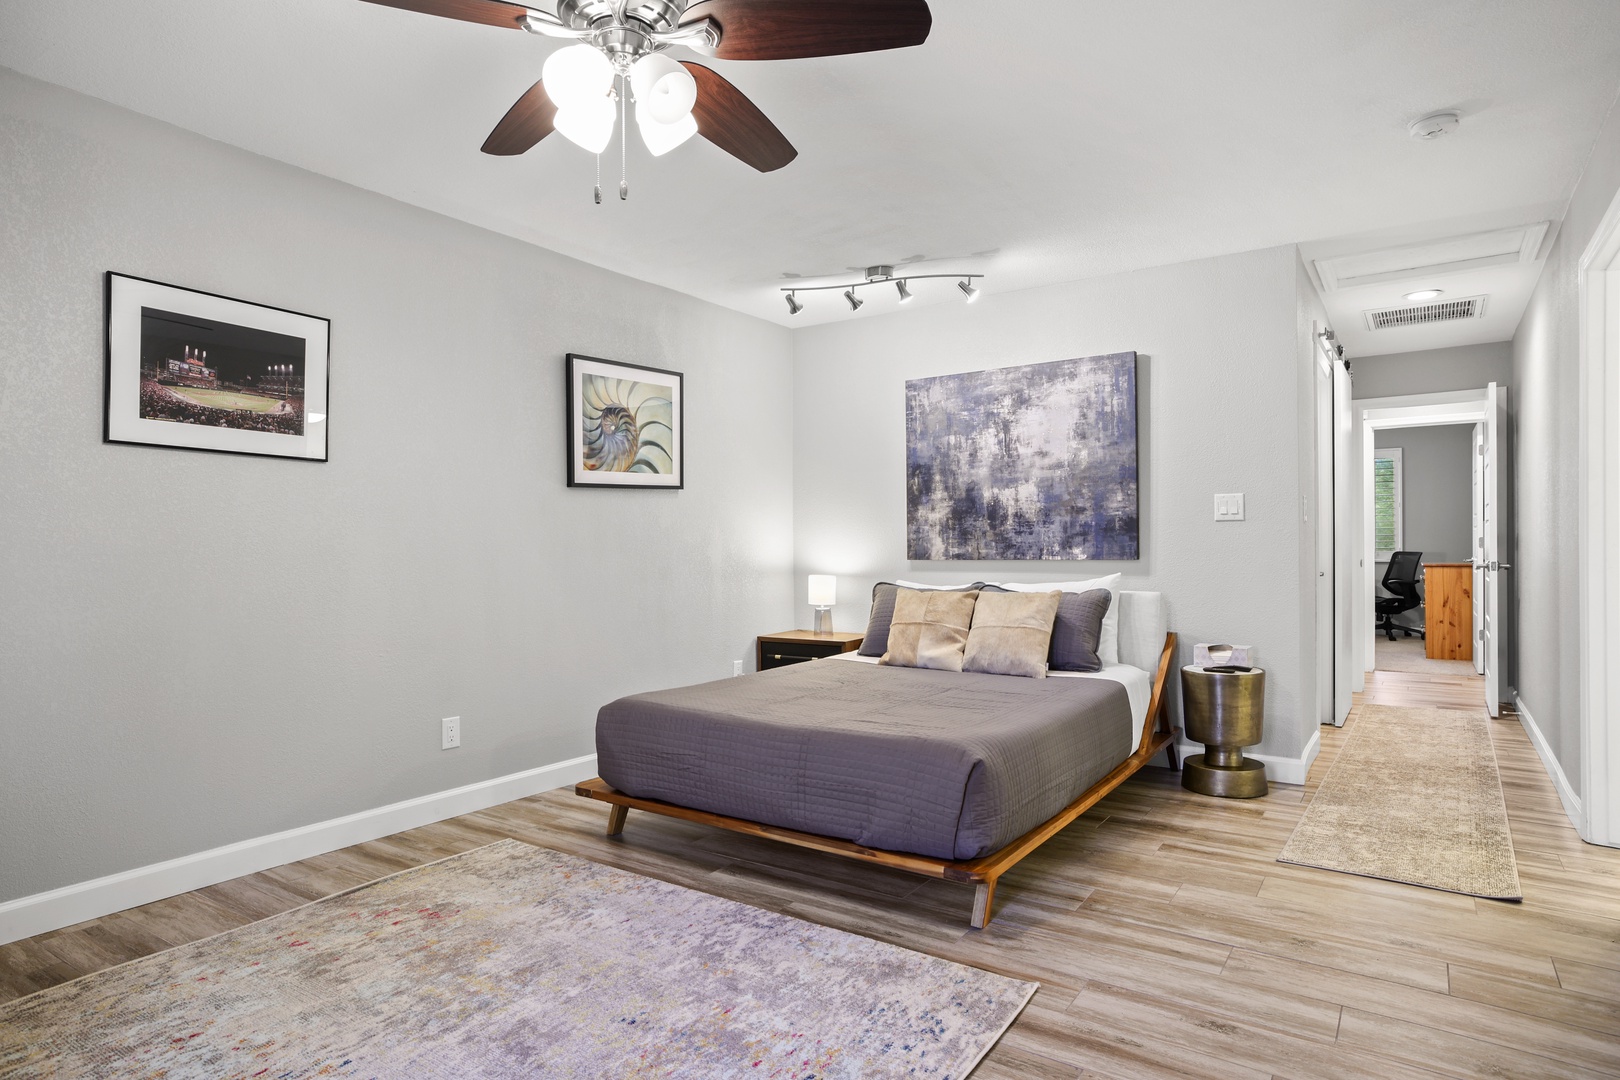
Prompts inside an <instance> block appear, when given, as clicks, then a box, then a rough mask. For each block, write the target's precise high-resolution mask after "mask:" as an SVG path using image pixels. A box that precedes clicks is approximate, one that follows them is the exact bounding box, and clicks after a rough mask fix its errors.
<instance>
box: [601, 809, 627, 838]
mask: <svg viewBox="0 0 1620 1080" xmlns="http://www.w3.org/2000/svg"><path fill="white" fill-rule="evenodd" d="M629 816H630V808H629V807H628V806H620V805H619V804H618V803H609V804H608V830H607V834H608V835H609V836H618V835H619V834H620V833H622V832H624V819H625V818H627V817H629Z"/></svg>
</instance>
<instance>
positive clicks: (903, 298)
mask: <svg viewBox="0 0 1620 1080" xmlns="http://www.w3.org/2000/svg"><path fill="white" fill-rule="evenodd" d="M894 287H895V290H896V291H897V292H899V294H900V302H901V303H902V304H908V303H910V302H911V290H910V289H908V288H906V279H905V278H901V279H900V280H899V281H897V282H895V283H894Z"/></svg>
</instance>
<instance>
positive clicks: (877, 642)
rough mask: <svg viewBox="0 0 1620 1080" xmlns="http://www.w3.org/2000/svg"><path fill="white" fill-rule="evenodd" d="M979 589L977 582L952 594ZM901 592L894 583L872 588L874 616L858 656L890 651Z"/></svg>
mask: <svg viewBox="0 0 1620 1080" xmlns="http://www.w3.org/2000/svg"><path fill="white" fill-rule="evenodd" d="M978 587H979V585H978V583H977V582H975V583H973V584H972V585H965V586H963V587H962V588H960V589H951V590H950V591H951V592H972V591H973V590H974V589H977V588H978ZM899 591H900V586H898V585H896V584H895V583H894V582H892V581H880V582H878V583H877V584H876V585H874V586H872V614H871V615H870V616H868V617H867V620H866V637H865V638H863V639H862V641H861V647H860V648H859V649H856V650H855V655H857V656H882V655H883V654H884V653H886V652H888V651H889V624H890V623H892V622H894V598H895V594H897V593H898V592H899Z"/></svg>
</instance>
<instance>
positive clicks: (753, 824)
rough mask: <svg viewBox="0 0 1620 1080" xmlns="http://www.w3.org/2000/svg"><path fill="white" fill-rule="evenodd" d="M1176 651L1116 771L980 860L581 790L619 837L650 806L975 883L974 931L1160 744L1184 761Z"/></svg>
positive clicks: (1163, 657) (1164, 663)
mask: <svg viewBox="0 0 1620 1080" xmlns="http://www.w3.org/2000/svg"><path fill="white" fill-rule="evenodd" d="M1175 655H1176V635H1175V634H1174V633H1169V634H1166V635H1165V638H1164V649H1163V651H1162V652H1160V654H1159V670H1158V672H1157V674H1156V675H1155V676H1154V679H1153V696H1152V698H1151V699H1150V700H1149V702H1148V712H1147V719H1146V720H1144V721H1143V723H1142V741H1141V742H1140V743H1139V744H1138V745H1137V747H1136V752H1135V753H1133V754H1132V755H1131V756H1130V757H1128V758H1126V759H1125V760H1124V761H1122V762H1120V763H1119V765H1118V766H1117V767H1116V768H1115V769H1114V771H1113V772H1110V773H1109V774H1108V775H1107V776H1105V777H1103V778H1102V779H1101V780H1099V781H1097V782H1096V783H1095V784H1093V785H1092V786H1091V787H1089V788H1087V789H1086V791H1085V792H1084V793H1083V794H1081V796H1080V797H1079V798H1078V799H1075V800H1074V802H1072V803H1070V804H1069V805H1068V806H1066V807H1064V808H1063V809H1062V810H1061V811H1059V812H1058V814H1057V815H1056V816H1055V817H1053V818H1052V819H1051V820H1050V821H1047V822H1045V823H1044V824H1041V825H1037V826H1036V827H1035V828H1033V829H1031V830H1030V831H1029V832H1027V833H1025V834H1024V835H1023V836H1020V837H1019V838H1018V839H1017V840H1014V841H1013V842H1012V843H1010V844H1008V845H1007V846H1006V847H1004V848H1002V849H1001V850H1000V851H994V852H991V853H990V854H989V855H985V856H983V857H981V858H977V859H966V860H949V859H934V858H930V857H929V856H926V855H911V854H907V853H906V852H903V851H883V850H880V849H877V848H869V847H864V846H862V845H860V844H856V843H852V842H850V841H848V840H838V839H835V838H833V837H830V836H817V835H816V834H815V833H805V832H798V831H796V830H794V829H783V828H779V827H777V826H775V825H763V824H761V823H759V822H757V821H747V820H745V819H743V818H734V817H726V816H725V815H724V814H711V813H709V812H708V811H706V810H693V809H690V808H689V807H685V806H676V805H675V804H674V803H667V802H660V801H659V800H657V799H638V798H635V797H634V796H631V795H626V794H624V793H623V792H620V791H615V790H614V789H613V788H612V787H609V786H608V784H607V783H606V782H605V781H603V780H602V779H601V778H600V777H597V778H596V779H593V780H587V781H585V782H584V783H582V784H579V785H576V786H575V788H574V794H576V795H582V796H584V797H585V798H587V799H596V800H598V801H600V802H605V803H608V804H610V808H609V810H608V826H607V834H608V835H609V836H618V835H619V834H621V833H622V832H623V831H624V822H625V818H626V817H628V816H629V813H630V810H631V809H632V808H633V809H636V810H645V811H647V812H648V813H652V814H663V815H664V816H665V817H672V818H680V819H681V820H683V821H695V822H697V823H698V824H700V825H714V826H718V827H719V828H722V829H730V830H731V831H732V832H739V833H745V834H747V835H749V836H763V837H767V838H769V839H771V840H780V841H782V842H784V843H788V844H797V845H798V846H799V847H805V848H811V849H813V850H815V851H825V852H830V853H831V854H834V855H843V856H845V857H846V858H850V859H859V860H861V861H862V862H869V863H877V864H878V865H880V866H892V867H895V868H896V869H899V870H908V871H910V872H911V873H914V874H922V875H923V876H925V877H932V878H941V879H943V880H945V881H960V882H963V883H965V884H971V885H973V886H975V891H974V896H973V918H972V920H971V922H972V925H973V928H974V929H975V930H982V929H984V927H985V925H986V924H987V923H989V921H990V905H991V904H992V903H993V902H994V900H995V895H996V881H997V879H999V878H1000V877H1001V875H1002V874H1005V873H1006V872H1007V871H1008V870H1011V869H1012V868H1013V867H1014V866H1015V865H1017V864H1018V861H1019V860H1020V859H1022V858H1023V857H1024V856H1026V855H1028V854H1029V853H1030V852H1032V851H1034V850H1035V849H1036V848H1038V847H1040V846H1041V845H1042V844H1044V843H1045V842H1046V841H1047V840H1050V839H1051V838H1052V837H1053V836H1055V835H1057V833H1059V832H1060V831H1062V830H1063V828H1064V827H1065V826H1067V825H1068V824H1069V823H1070V822H1072V821H1073V820H1074V819H1075V818H1077V817H1079V816H1080V815H1081V814H1083V813H1085V812H1086V811H1087V810H1089V809H1091V807H1092V806H1093V805H1095V804H1096V802H1097V801H1098V800H1099V799H1101V798H1102V797H1103V796H1104V795H1107V794H1108V793H1109V792H1110V791H1113V790H1114V789H1115V788H1117V787H1119V785H1120V784H1122V783H1124V782H1125V781H1126V779H1128V778H1129V777H1130V776H1132V775H1133V774H1134V773H1135V772H1136V771H1137V770H1138V769H1140V768H1141V767H1142V766H1144V765H1146V764H1147V763H1148V762H1149V761H1150V760H1152V758H1153V756H1154V755H1155V754H1157V753H1158V752H1159V751H1160V750H1164V751H1166V753H1168V754H1169V757H1170V765H1171V767H1172V768H1174V767H1175V765H1176V763H1177V762H1176V735H1177V734H1178V733H1179V732H1180V730H1181V729H1180V728H1177V727H1173V726H1171V723H1170V709H1169V699H1168V696H1167V695H1166V692H1165V687H1166V681H1167V680H1168V679H1169V675H1170V665H1171V661H1172V660H1173V659H1174V658H1175Z"/></svg>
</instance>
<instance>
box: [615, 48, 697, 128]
mask: <svg viewBox="0 0 1620 1080" xmlns="http://www.w3.org/2000/svg"><path fill="white" fill-rule="evenodd" d="M630 88H631V89H632V90H634V91H635V94H636V106H637V108H638V110H639V109H643V108H644V109H646V110H647V113H648V115H649V116H650V117H651V118H652V119H653V120H656V121H658V122H659V123H660V124H673V123H675V122H677V121H678V120H680V119H681V118H682V117H684V116H690V115H691V114H692V106H693V105H694V104H696V103H697V80H696V79H694V78H692V73H691V72H689V71H687V70H686V69H685V68H684V67H682V66H681V65H680V64H679V63H677V62H676V61H675V60H674V59H672V58H671V57H669V56H666V55H665V54H663V53H649V54H647V55H646V56H643V57H642V58H641V59H640V60H637V61H636V63H635V66H634V67H632V68H631V69H630Z"/></svg>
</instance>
